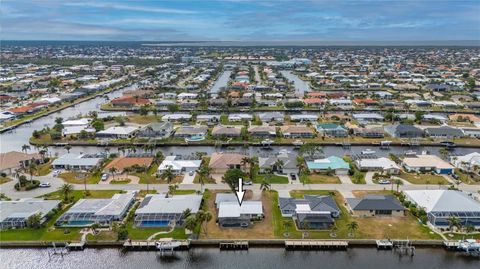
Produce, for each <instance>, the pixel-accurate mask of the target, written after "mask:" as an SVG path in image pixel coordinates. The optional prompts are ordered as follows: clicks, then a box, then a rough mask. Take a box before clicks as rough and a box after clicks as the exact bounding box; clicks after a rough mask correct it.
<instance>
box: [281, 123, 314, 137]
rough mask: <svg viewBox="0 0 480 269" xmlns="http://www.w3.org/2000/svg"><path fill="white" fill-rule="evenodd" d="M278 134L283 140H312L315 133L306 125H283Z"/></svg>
mask: <svg viewBox="0 0 480 269" xmlns="http://www.w3.org/2000/svg"><path fill="white" fill-rule="evenodd" d="M280 132H281V133H282V135H283V137H285V138H313V137H315V132H314V131H313V130H312V129H311V128H310V127H308V126H306V125H284V126H282V127H280Z"/></svg>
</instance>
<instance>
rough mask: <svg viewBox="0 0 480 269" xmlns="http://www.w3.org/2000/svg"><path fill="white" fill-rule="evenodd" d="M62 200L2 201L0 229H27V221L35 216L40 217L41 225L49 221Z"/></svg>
mask: <svg viewBox="0 0 480 269" xmlns="http://www.w3.org/2000/svg"><path fill="white" fill-rule="evenodd" d="M59 205H60V200H43V199H37V198H23V199H20V200H15V201H0V209H1V210H0V229H1V230H6V229H12V228H14V229H19V228H26V227H27V225H28V224H27V220H28V218H30V217H31V216H33V215H35V214H39V215H40V224H43V223H44V222H45V221H46V220H47V215H48V213H50V212H51V211H52V210H54V209H56V208H59Z"/></svg>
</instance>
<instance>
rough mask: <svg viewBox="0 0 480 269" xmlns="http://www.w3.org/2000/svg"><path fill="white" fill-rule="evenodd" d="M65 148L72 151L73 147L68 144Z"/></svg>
mask: <svg viewBox="0 0 480 269" xmlns="http://www.w3.org/2000/svg"><path fill="white" fill-rule="evenodd" d="M65 149H66V150H67V153H70V150H71V149H72V146H70V145H66V146H65Z"/></svg>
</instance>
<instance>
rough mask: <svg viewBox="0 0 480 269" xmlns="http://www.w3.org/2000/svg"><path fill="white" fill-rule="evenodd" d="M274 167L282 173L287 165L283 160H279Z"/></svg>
mask: <svg viewBox="0 0 480 269" xmlns="http://www.w3.org/2000/svg"><path fill="white" fill-rule="evenodd" d="M273 165H274V166H275V168H276V169H277V172H282V169H283V166H284V165H285V163H284V162H283V161H282V160H280V159H277V160H276V161H275V163H274V164H273Z"/></svg>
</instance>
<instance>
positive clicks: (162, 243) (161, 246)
mask: <svg viewBox="0 0 480 269" xmlns="http://www.w3.org/2000/svg"><path fill="white" fill-rule="evenodd" d="M181 245H182V243H181V242H179V241H174V240H172V239H170V238H165V239H161V240H159V241H157V242H155V247H156V248H157V249H158V250H173V249H174V248H178V247H180V246H181Z"/></svg>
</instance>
